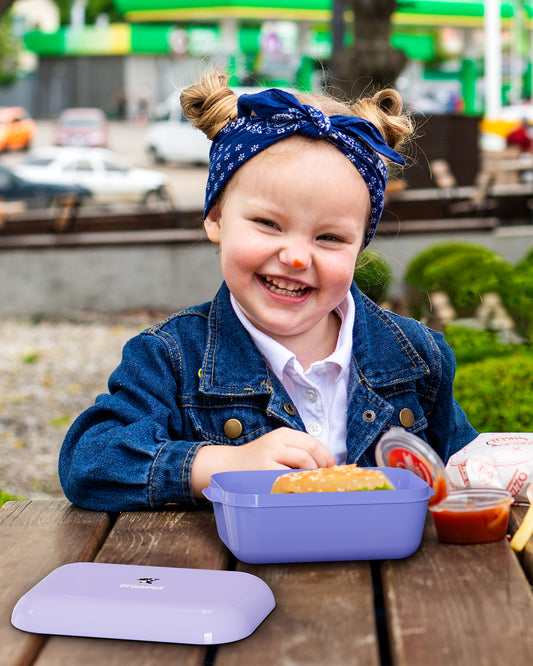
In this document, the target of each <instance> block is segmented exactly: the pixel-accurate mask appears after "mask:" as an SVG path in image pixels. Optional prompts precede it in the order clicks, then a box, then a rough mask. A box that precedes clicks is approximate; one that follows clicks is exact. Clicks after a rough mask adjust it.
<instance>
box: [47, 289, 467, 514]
mask: <svg viewBox="0 0 533 666" xmlns="http://www.w3.org/2000/svg"><path fill="white" fill-rule="evenodd" d="M352 294H353V297H354V300H355V324H354V331H353V354H352V363H351V371H350V381H349V388H348V413H347V461H346V462H347V463H353V462H357V463H358V464H359V465H362V466H372V465H375V458H374V449H375V445H376V442H377V440H378V439H379V437H380V435H382V434H383V433H384V432H385V431H387V430H388V429H389V428H391V427H392V426H400V425H402V422H401V420H400V412H401V411H402V410H410V412H411V413H412V415H413V416H414V419H413V418H411V414H409V416H410V421H413V423H412V425H411V426H410V427H408V428H407V429H408V430H410V431H411V432H413V433H416V434H417V435H418V436H420V437H422V438H423V439H424V440H426V441H427V442H428V443H429V444H430V445H431V446H432V447H433V448H434V449H435V450H436V451H437V453H438V454H439V455H440V456H441V458H442V459H443V460H444V461H447V460H448V458H449V456H450V455H452V454H453V453H454V452H455V451H457V450H459V449H460V448H462V447H463V446H464V445H466V444H467V443H468V442H470V441H471V440H472V439H474V437H475V436H476V435H477V433H476V431H475V430H474V429H473V428H472V426H471V425H470V424H469V423H468V421H467V419H466V416H465V414H464V412H463V411H462V409H461V408H460V407H459V405H458V404H457V402H456V401H455V400H454V398H453V392H452V384H453V377H454V373H455V359H454V357H453V352H452V351H451V349H450V347H449V346H448V344H447V343H446V342H445V340H444V337H443V336H442V334H440V333H436V332H434V331H432V330H430V329H428V328H427V327H426V326H424V325H423V324H421V323H419V322H417V321H415V320H413V319H407V318H404V317H400V316H399V315H396V314H393V313H391V312H388V311H386V310H384V309H383V308H381V307H379V306H377V305H376V304H375V303H373V302H372V301H370V300H369V299H368V298H366V296H364V295H363V294H362V293H361V292H360V291H359V290H358V289H357V287H356V286H355V285H353V286H352ZM403 413H404V414H405V412H403ZM230 419H236V420H237V421H239V422H240V424H241V425H242V432H239V430H240V428H237V429H236V430H233V431H232V430H231V428H228V427H226V429H225V424H226V423H227V422H228V421H229V420H230ZM403 420H405V419H403ZM232 423H233V424H235V422H234V421H233V422H232ZM282 426H287V427H290V428H295V429H298V430H304V429H305V428H304V425H303V422H302V420H301V418H300V416H299V414H298V413H297V411H296V410H295V408H294V407H293V405H292V403H291V400H290V398H289V396H288V394H287V393H286V391H285V390H284V388H283V386H282V385H281V383H280V382H279V381H278V379H277V378H276V376H275V375H274V374H273V373H272V371H271V370H270V369H269V367H268V366H267V364H266V363H265V361H264V359H263V357H262V356H261V354H260V353H259V352H258V350H257V348H256V347H255V345H254V344H253V342H252V340H251V338H250V336H249V335H248V333H247V332H246V331H245V329H244V328H243V326H242V324H241V323H240V322H239V320H238V319H237V317H236V315H235V313H234V311H233V309H232V307H231V303H230V299H229V291H228V289H227V287H226V285H225V284H223V285H222V287H221V288H220V290H219V292H218V293H217V295H216V296H215V298H214V300H213V301H212V302H210V303H204V304H203V305H200V306H197V307H191V308H188V309H186V310H183V311H181V312H178V313H176V314H174V315H172V316H171V317H169V318H168V319H166V320H165V321H163V322H162V323H158V324H156V325H154V326H152V327H151V328H149V329H147V330H146V331H143V332H142V333H140V334H139V335H137V336H135V337H134V338H132V339H131V340H130V341H129V342H127V343H126V345H125V347H124V352H123V358H122V362H121V364H120V365H119V367H118V368H117V369H116V370H115V371H114V372H113V374H112V375H111V377H110V379H109V393H108V394H105V395H100V396H99V397H98V398H97V399H96V402H95V404H94V405H93V406H92V407H90V408H89V409H87V410H86V411H85V412H83V413H82V414H81V415H80V416H79V417H78V418H77V419H76V421H75V422H74V424H73V425H72V427H71V428H70V430H69V432H68V433H67V436H66V439H65V441H64V443H63V447H62V449H61V453H60V457H59V476H60V480H61V483H62V486H63V489H64V492H65V494H66V496H67V497H68V498H69V499H70V500H71V501H72V502H74V503H75V504H78V505H80V506H83V507H86V508H90V509H96V510H107V511H120V510H131V509H142V508H149V507H156V506H160V505H163V504H166V503H176V502H178V503H191V504H195V503H196V502H197V501H198V500H196V499H195V498H194V497H193V493H192V488H191V467H192V463H193V461H194V458H195V455H196V453H197V451H198V450H199V448H200V447H201V446H205V445H217V444H223V445H230V446H239V445H241V444H245V443H247V442H249V441H251V440H254V439H256V438H258V437H260V436H261V435H264V434H265V433H267V432H268V431H270V430H273V429H274V428H279V427H282ZM225 430H226V431H227V432H228V433H229V434H226V432H225Z"/></svg>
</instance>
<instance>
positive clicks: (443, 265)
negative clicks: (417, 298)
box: [405, 243, 513, 314]
mask: <svg viewBox="0 0 533 666" xmlns="http://www.w3.org/2000/svg"><path fill="white" fill-rule="evenodd" d="M512 271H513V268H512V266H511V265H510V264H509V263H508V262H507V261H505V259H503V258H502V257H500V255H499V254H497V253H496V252H493V251H492V250H489V249H488V248H485V247H483V246H479V245H473V244H470V243H441V244H439V245H434V246H432V247H429V248H428V249H427V250H425V251H424V252H421V253H420V254H419V255H417V256H416V257H415V258H414V259H413V260H412V261H411V263H410V264H409V266H408V267H407V271H406V273H405V281H406V282H407V283H408V284H409V285H411V286H412V287H416V288H418V289H419V290H422V291H424V292H433V291H445V292H446V293H447V294H448V297H449V298H450V302H451V304H452V305H453V307H454V308H455V309H456V310H457V311H458V312H459V313H461V312H462V313H464V314H467V313H468V314H473V312H474V310H475V309H476V307H477V306H478V305H479V304H480V302H481V295H482V294H487V293H489V292H496V293H497V294H500V297H502V296H503V294H504V293H505V291H507V290H508V289H509V284H510V281H511V274H512Z"/></svg>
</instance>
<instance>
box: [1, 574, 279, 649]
mask: <svg viewBox="0 0 533 666" xmlns="http://www.w3.org/2000/svg"><path fill="white" fill-rule="evenodd" d="M274 606H275V600H274V595H273V594H272V591H271V590H270V588H269V587H268V585H267V584H266V583H265V582H264V581H262V580H261V579H260V578H258V577H257V576H253V575H251V574H248V573H245V572H240V571H218V570H211V569H185V568H173V567H157V566H148V565H146V566H144V565H143V566H137V565H129V564H107V563H102V562H76V563H73V564H66V565H64V566H61V567H58V568H57V569H54V570H53V571H52V572H51V573H50V574H49V575H47V576H46V577H45V578H43V579H42V580H41V581H40V582H38V583H37V584H36V585H35V586H34V587H32V588H31V589H30V590H29V591H28V592H27V593H26V594H24V596H22V597H21V598H20V599H19V601H18V602H17V604H16V605H15V608H14V609H13V613H12V617H11V623H12V624H13V626H15V627H17V629H22V630H23V631H29V632H33V633H39V634H59V635H65V636H90V637H99V638H116V639H128V640H139V641H158V642H166V643H192V644H198V645H209V644H218V643H228V642H231V641H236V640H240V639H241V638H245V637H246V636H248V635H250V634H251V633H252V632H253V631H254V630H255V629H256V628H257V627H258V625H259V624H260V623H261V622H262V621H263V620H264V619H265V617H266V616H267V615H268V614H269V613H270V612H271V611H272V609H273V608H274Z"/></svg>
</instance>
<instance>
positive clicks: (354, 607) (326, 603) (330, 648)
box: [215, 562, 380, 666]
mask: <svg viewBox="0 0 533 666" xmlns="http://www.w3.org/2000/svg"><path fill="white" fill-rule="evenodd" d="M237 569H238V570H239V571H246V572H248V573H251V574H253V575H255V576H258V577H259V578H262V579H263V580H264V581H265V582H266V583H267V585H269V587H270V589H271V590H272V592H273V594H274V597H275V599H276V607H275V608H274V610H273V611H272V613H271V614H270V615H269V616H268V617H267V618H266V619H265V620H264V621H263V623H262V624H261V625H260V626H259V627H258V628H257V629H256V630H255V632H254V633H253V634H252V635H251V636H249V637H248V638H246V640H244V641H238V642H236V643H231V644H227V645H222V646H220V647H219V648H218V649H217V652H216V660H215V664H216V666H244V665H245V664H246V666H267V665H270V664H272V665H274V664H275V666H343V665H348V664H349V666H358V665H359V664H360V665H361V666H363V665H364V666H372V665H373V664H379V663H380V660H379V648H378V640H377V631H376V625H375V620H374V594H373V588H372V576H371V569H370V565H369V563H368V562H346V563H344V562H332V563H309V564H285V565H275V566H274V565H249V564H244V563H241V562H239V563H238V567H237Z"/></svg>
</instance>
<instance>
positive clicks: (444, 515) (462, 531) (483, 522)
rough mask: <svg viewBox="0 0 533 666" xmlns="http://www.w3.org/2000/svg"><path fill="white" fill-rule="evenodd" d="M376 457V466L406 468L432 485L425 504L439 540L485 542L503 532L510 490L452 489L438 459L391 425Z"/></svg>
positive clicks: (422, 443)
mask: <svg viewBox="0 0 533 666" xmlns="http://www.w3.org/2000/svg"><path fill="white" fill-rule="evenodd" d="M376 460H377V463H378V465H379V466H380V467H396V468H403V469H408V470H410V471H411V472H414V473H415V474H416V475H417V476H419V477H420V478H422V479H424V480H425V481H426V482H427V483H428V485H429V486H430V487H431V488H433V490H434V491H435V494H434V495H433V496H432V497H431V498H430V499H429V506H428V508H429V511H430V512H431V515H432V517H433V522H434V524H435V529H436V531H437V536H438V538H439V541H443V542H445V543H464V544H466V543H470V544H471V543H487V542H489V541H499V540H500V539H503V538H504V537H505V535H506V534H507V526H508V523H509V510H510V507H511V504H512V502H513V496H512V494H511V493H510V492H508V491H507V490H503V489H498V488H465V489H462V490H452V488H453V486H452V484H451V483H450V480H449V478H448V474H447V472H446V468H445V466H444V462H443V461H442V459H441V458H440V457H439V456H438V455H437V453H436V452H435V451H434V450H433V449H432V448H431V447H430V446H429V445H428V444H427V443H426V442H425V441H424V440H422V439H421V438H420V437H418V436H416V435H414V434H413V433H410V432H407V431H406V430H403V429H402V428H397V427H395V428H391V429H390V430H389V431H388V432H386V433H385V434H384V435H383V436H382V437H381V439H380V440H379V442H378V444H377V446H376Z"/></svg>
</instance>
